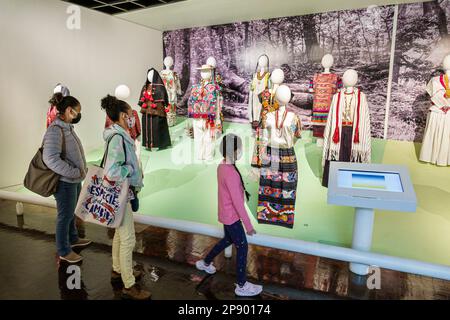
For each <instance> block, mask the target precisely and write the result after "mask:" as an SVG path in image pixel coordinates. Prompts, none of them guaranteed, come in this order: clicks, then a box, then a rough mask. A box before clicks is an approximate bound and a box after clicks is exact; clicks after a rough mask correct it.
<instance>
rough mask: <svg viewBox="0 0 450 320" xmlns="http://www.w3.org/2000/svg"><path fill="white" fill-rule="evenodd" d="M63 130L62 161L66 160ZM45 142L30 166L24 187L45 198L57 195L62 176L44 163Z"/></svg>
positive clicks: (62, 132)
mask: <svg viewBox="0 0 450 320" xmlns="http://www.w3.org/2000/svg"><path fill="white" fill-rule="evenodd" d="M59 128H60V129H61V134H62V148H61V150H62V152H61V159H65V158H66V138H65V137H64V131H63V128H61V127H59ZM43 151H44V141H42V145H41V147H40V148H39V149H38V151H37V152H36V154H35V155H34V157H33V159H32V160H31V162H30V165H29V166H28V171H27V174H26V175H25V179H24V180H23V185H24V187H25V188H27V189H28V190H30V191H33V192H34V193H37V194H39V195H41V196H43V197H50V196H51V195H53V194H55V193H56V189H57V188H58V182H59V178H60V175H59V174H57V173H56V172H54V171H52V170H51V169H49V168H48V167H47V165H46V164H45V163H44V156H43Z"/></svg>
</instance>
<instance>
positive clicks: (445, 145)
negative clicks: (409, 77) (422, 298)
mask: <svg viewBox="0 0 450 320" xmlns="http://www.w3.org/2000/svg"><path fill="white" fill-rule="evenodd" d="M442 67H443V69H444V73H443V74H441V75H440V76H437V77H434V78H433V79H431V80H430V82H429V83H428V85H427V92H428V94H429V95H430V97H431V103H432V106H431V107H430V112H429V114H428V118H427V126H426V128H425V134H424V137H423V142H422V149H421V150H420V158H419V159H420V161H423V162H429V163H432V164H435V165H438V166H449V165H450V54H449V55H447V56H446V57H445V58H444V61H443V63H442Z"/></svg>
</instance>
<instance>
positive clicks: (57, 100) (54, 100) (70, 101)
mask: <svg viewBox="0 0 450 320" xmlns="http://www.w3.org/2000/svg"><path fill="white" fill-rule="evenodd" d="M49 103H50V104H51V105H52V106H56V110H58V112H59V114H64V112H66V109H67V108H68V107H72V108H75V107H77V106H79V105H80V102H79V101H78V100H77V98H75V97H72V96H67V97H64V96H63V94H62V93H61V92H57V93H55V94H54V95H53V96H52V97H51V99H50V101H49Z"/></svg>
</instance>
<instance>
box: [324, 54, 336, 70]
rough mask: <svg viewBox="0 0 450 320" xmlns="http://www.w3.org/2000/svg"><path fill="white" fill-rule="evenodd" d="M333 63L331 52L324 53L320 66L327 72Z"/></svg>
mask: <svg viewBox="0 0 450 320" xmlns="http://www.w3.org/2000/svg"><path fill="white" fill-rule="evenodd" d="M333 64H334V57H333V56H332V55H331V54H326V55H324V56H323V58H322V66H323V68H324V69H325V72H329V71H330V68H331V67H332V66H333Z"/></svg>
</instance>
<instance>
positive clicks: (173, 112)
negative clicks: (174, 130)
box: [167, 104, 177, 127]
mask: <svg viewBox="0 0 450 320" xmlns="http://www.w3.org/2000/svg"><path fill="white" fill-rule="evenodd" d="M167 124H168V125H169V127H173V126H174V125H176V124H177V105H176V104H169V112H167Z"/></svg>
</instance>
